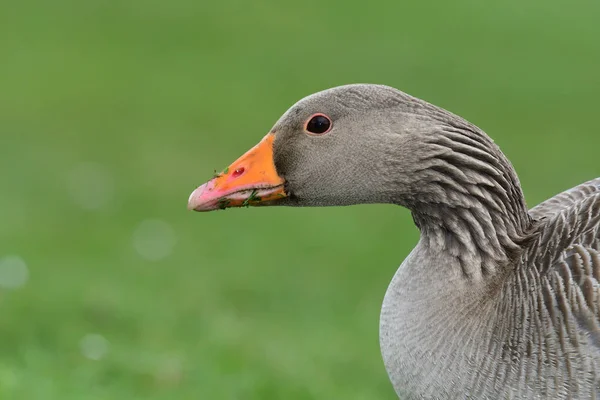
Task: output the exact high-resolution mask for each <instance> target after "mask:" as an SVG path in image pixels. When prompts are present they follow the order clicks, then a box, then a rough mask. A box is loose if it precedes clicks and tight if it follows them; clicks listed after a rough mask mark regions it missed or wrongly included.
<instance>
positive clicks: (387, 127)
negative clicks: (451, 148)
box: [188, 85, 440, 211]
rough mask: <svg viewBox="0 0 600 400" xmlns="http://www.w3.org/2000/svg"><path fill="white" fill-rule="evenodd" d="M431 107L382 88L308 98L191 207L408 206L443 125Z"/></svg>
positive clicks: (193, 200)
mask: <svg viewBox="0 0 600 400" xmlns="http://www.w3.org/2000/svg"><path fill="white" fill-rule="evenodd" d="M427 108H428V104H427V103H425V102H422V101H420V100H418V99H416V98H413V97H411V96H408V95H406V94H404V93H402V92H400V91H398V90H396V89H393V88H391V87H388V86H381V85H346V86H341V87H336V88H333V89H328V90H325V91H322V92H318V93H315V94H313V95H311V96H308V97H306V98H304V99H302V100H300V101H299V102H297V103H296V104H294V105H293V106H292V107H291V108H290V109H289V110H288V111H287V112H285V113H284V114H283V115H282V116H281V118H280V119H279V120H278V121H277V123H276V124H275V125H274V126H273V128H272V129H271V130H270V132H269V133H268V134H267V135H266V136H265V137H264V138H263V139H262V140H261V141H260V143H259V144H258V145H256V146H255V147H254V148H252V149H250V150H249V151H248V152H247V153H246V154H244V155H243V156H241V157H240V158H239V159H238V160H236V161H235V162H234V163H232V164H231V165H230V166H229V167H228V168H226V169H225V170H224V171H223V172H222V173H220V174H219V175H218V176H216V177H215V178H214V179H212V180H210V181H209V182H207V183H205V184H203V185H202V186H200V187H199V188H197V189H196V190H195V191H194V192H193V193H192V194H191V196H190V197H189V202H188V208H189V209H192V210H196V211H210V210H215V209H219V208H221V209H222V208H228V207H240V206H264V205H285V206H341V205H352V204H364V203H400V204H402V202H403V201H404V202H406V201H409V200H410V198H411V196H412V194H413V193H414V192H416V189H417V188H418V186H419V185H420V184H421V183H422V182H421V181H422V179H423V176H422V174H418V173H417V172H418V170H420V169H421V167H422V166H421V165H420V164H419V161H420V159H422V158H425V157H426V156H427V152H428V151H435V149H427V148H426V146H424V141H425V140H426V138H427V135H429V134H431V133H432V132H433V131H434V130H435V128H436V126H439V125H440V122H439V121H437V120H436V119H435V115H432V114H428V113H427V112H425V111H426V109H427Z"/></svg>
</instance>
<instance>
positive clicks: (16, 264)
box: [0, 256, 29, 289]
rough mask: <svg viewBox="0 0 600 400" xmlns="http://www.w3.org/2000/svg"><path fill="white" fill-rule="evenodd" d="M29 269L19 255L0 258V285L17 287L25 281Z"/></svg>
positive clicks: (9, 287) (27, 277)
mask: <svg viewBox="0 0 600 400" xmlns="http://www.w3.org/2000/svg"><path fill="white" fill-rule="evenodd" d="M27 279H29V270H28V269H27V264H26V263H25V261H23V259H22V258H21V257H19V256H6V257H4V258H2V259H0V287H3V288H6V289H17V288H19V287H21V286H23V285H24V284H25V283H27Z"/></svg>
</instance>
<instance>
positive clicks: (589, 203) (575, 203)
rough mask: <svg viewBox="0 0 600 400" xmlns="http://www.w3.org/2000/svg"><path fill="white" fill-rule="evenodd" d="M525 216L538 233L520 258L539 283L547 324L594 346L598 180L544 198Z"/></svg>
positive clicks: (599, 319) (598, 299)
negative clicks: (531, 219) (535, 224)
mask: <svg viewBox="0 0 600 400" xmlns="http://www.w3.org/2000/svg"><path fill="white" fill-rule="evenodd" d="M531 214H532V216H534V218H536V219H538V220H539V223H540V227H539V229H540V231H539V235H538V236H537V238H536V239H535V241H534V242H533V243H532V245H531V247H530V248H529V250H528V252H527V253H526V254H525V260H526V261H525V262H526V264H528V266H529V267H533V269H534V270H535V271H536V272H537V273H538V274H539V275H538V277H540V278H541V281H542V282H543V283H542V285H541V286H542V288H541V289H542V293H541V294H543V297H544V303H545V304H546V310H547V311H548V315H549V316H550V318H551V319H552V322H553V324H552V325H554V326H555V327H561V329H562V328H564V329H565V330H566V331H565V333H566V337H568V338H569V339H570V340H571V341H572V342H573V343H579V344H580V346H582V348H583V347H586V346H584V344H585V343H588V344H589V345H591V346H592V347H593V348H596V349H597V350H600V179H594V180H592V181H589V182H586V183H583V184H581V185H579V186H577V187H574V188H572V189H570V190H568V191H565V192H563V193H561V194H559V195H557V196H555V197H553V198H551V199H549V200H547V201H545V202H544V203H542V204H540V205H539V206H538V207H536V208H534V209H533V210H531ZM569 327H570V328H571V329H570V328H569ZM590 339H591V340H590ZM563 345H564V343H563Z"/></svg>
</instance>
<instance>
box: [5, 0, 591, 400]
mask: <svg viewBox="0 0 600 400" xmlns="http://www.w3.org/2000/svg"><path fill="white" fill-rule="evenodd" d="M599 18H600V3H598V2H597V1H592V0H588V1H585V0H581V1H580V0H576V1H570V2H567V1H564V0H563V1H561V0H528V1H522V0H507V1H503V2H496V3H492V2H482V1H475V0H453V1H437V2H434V1H430V2H426V1H424V2H417V1H410V2H409V1H395V2H391V1H390V2H387V3H386V2H373V3H366V2H359V1H345V0H332V1H324V2H322V1H316V0H307V1H303V2H284V1H275V0H272V1H266V0H262V1H261V0H259V1H241V0H231V1H228V2H217V1H213V2H209V1H191V0H174V1H170V2H167V1H157V0H146V1H141V0H122V1H117V0H105V1H74V0H73V1H68V0H67V1H65V0H60V1H54V2H51V1H42V0H24V1H20V2H2V4H0V184H1V192H0V258H4V257H7V256H11V255H12V256H18V257H21V258H22V259H23V260H24V261H25V262H26V264H27V266H28V268H29V280H28V281H27V283H26V284H25V285H24V286H22V287H20V288H16V289H6V288H4V289H3V288H0V399H2V400H4V399H11V400H12V399H23V400H37V399H61V400H71V399H86V400H87V399H89V400H105V399H132V400H133V399H356V400H358V399H393V398H395V395H394V392H393V389H392V388H391V385H390V384H389V383H388V379H387V376H386V373H385V370H384V367H383V364H382V362H381V357H380V354H379V345H378V318H379V308H380V304H381V301H382V297H383V294H384V292H385V289H386V287H387V284H388V282H389V280H390V279H391V277H392V275H393V273H394V272H395V270H396V268H397V266H398V265H399V264H400V263H401V261H402V260H403V258H404V257H405V256H406V255H407V253H408V252H409V251H410V249H411V248H412V246H413V245H414V244H415V242H416V240H417V236H418V232H417V230H416V229H415V228H414V227H413V225H412V222H411V218H410V214H409V213H408V212H407V211H406V210H403V209H401V208H399V207H394V206H389V205H388V206H379V205H369V206H357V207H346V208H337V209H336V208H329V209H286V208H273V209H268V208H263V209H234V210H228V211H226V212H217V213H209V214H194V213H190V212H187V211H186V207H185V206H186V201H187V197H188V195H189V193H190V192H191V191H192V190H193V189H194V188H195V187H196V186H197V185H199V184H200V183H202V182H204V181H205V180H207V179H208V178H209V177H210V176H211V175H212V172H213V169H217V170H220V169H222V168H224V167H225V166H226V165H228V164H229V163H230V162H231V161H233V160H234V159H235V158H237V157H238V156H239V155H241V154H242V153H243V152H244V151H246V150H247V149H248V148H249V147H251V146H252V145H254V144H255V143H256V142H257V141H258V140H259V139H260V138H262V136H263V135H264V134H265V133H266V132H267V131H268V130H269V129H270V127H271V126H272V124H273V123H274V122H275V121H276V120H277V118H278V117H279V116H280V114H281V113H283V112H284V111H285V110H286V109H287V108H288V107H289V106H290V105H291V104H293V103H294V102H295V101H296V100H298V99H300V98H301V97H304V96H305V95H308V94H310V93H312V92H315V91H317V90H321V89H325V88H328V87H331V86H335V85H340V84H345V83H354V82H373V83H385V84H389V85H392V86H395V87H398V88H400V89H403V90H405V91H407V92H408V93H410V94H413V95H415V96H418V97H421V98H424V99H426V100H428V101H430V102H433V103H435V104H437V105H440V106H443V107H445V108H447V109H449V110H451V111H453V112H455V113H457V114H460V115H462V116H463V117H465V118H467V119H469V120H470V121H472V122H474V123H476V124H478V125H479V126H480V127H482V128H483V129H484V130H485V131H486V132H488V133H489V134H490V135H491V136H492V137H493V138H494V139H495V140H496V142H497V143H498V144H499V145H500V146H501V147H502V148H503V149H504V151H505V152H506V153H507V155H508V157H509V158H510V159H511V160H512V161H513V163H514V165H515V167H516V169H517V171H518V172H519V175H520V178H521V181H522V184H523V186H524V190H525V193H526V196H527V200H528V203H529V204H530V205H534V204H536V203H538V202H540V201H541V200H543V199H545V198H547V197H549V196H552V195H553V194H555V193H557V192H559V191H561V190H564V189H567V188H570V187H572V186H574V185H576V184H578V183H580V182H583V181H585V180H587V179H591V178H594V177H597V176H600V162H599V160H598V149H599V148H600V128H599V126H598V115H599V114H598V109H599V108H600V100H599V94H600V73H599V71H600V45H599V43H600V24H598V20H599ZM90 163H91V164H90ZM86 165H88V167H87V168H88V169H86V167H85V166H86ZM89 165H91V167H89ZM90 168H91V172H88V173H86V171H88V170H89V169H90ZM82 201H84V203H83V206H82ZM96 202H98V203H99V204H98V205H99V206H100V207H99V208H95V209H92V210H90V209H87V208H86V206H87V205H90V204H91V205H93V204H95V203H96ZM148 219H150V220H159V221H162V223H163V225H167V226H168V227H169V229H170V230H166V231H165V230H158V231H157V232H154V234H155V236H152V235H151V237H149V238H147V239H146V241H147V242H149V243H146V245H145V246H146V247H145V248H146V251H148V246H150V247H152V248H155V249H158V250H156V251H160V246H162V245H164V243H163V242H164V241H165V240H169V237H171V238H175V239H176V242H175V244H174V247H173V248H172V251H171V252H168V251H167V250H168V249H167V250H165V254H167V253H168V254H167V255H166V256H165V257H163V258H160V259H158V260H156V261H152V260H148V259H146V258H144V257H142V256H140V253H139V252H138V251H136V247H135V241H136V239H135V238H136V237H137V236H136V233H135V232H136V230H138V229H139V227H140V224H142V225H143V221H146V220H148ZM169 232H171V234H170V236H169ZM152 233H153V231H151V232H150V234H152ZM165 235H166V236H165ZM153 240H154V242H152V241H153ZM144 243H145V242H144ZM153 243H154V244H153ZM150 250H152V249H150ZM89 334H94V335H101V336H102V337H103V338H104V339H105V340H106V342H107V344H108V351H107V352H106V353H105V354H103V356H102V357H100V359H99V360H92V359H89V358H87V357H85V354H82V350H81V346H82V344H81V343H82V338H84V337H86V335H89Z"/></svg>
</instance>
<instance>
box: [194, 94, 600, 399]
mask: <svg viewBox="0 0 600 400" xmlns="http://www.w3.org/2000/svg"><path fill="white" fill-rule="evenodd" d="M359 203H391V204H398V205H401V206H403V207H407V208H408V209H410V210H411V212H412V215H413V219H414V221H415V224H416V225H417V226H418V228H419V229H420V232H421V235H420V239H419V242H418V243H417V245H416V247H415V248H414V249H413V251H412V252H411V253H410V254H409V255H408V256H407V257H406V259H405V260H404V262H403V263H402V265H401V266H400V268H399V269H398V270H397V272H396V274H395V275H394V277H393V279H392V281H391V283H390V285H389V287H388V289H387V292H386V294H385V297H384V301H383V306H382V310H381V319H380V343H381V352H382V356H383V360H384V363H385V366H386V370H387V372H388V375H389V377H390V380H391V382H392V384H393V386H394V388H395V390H396V393H397V394H398V395H399V397H401V398H402V399H457V398H473V399H512V398H514V399H548V398H552V399H563V398H564V399H595V398H599V397H600V284H599V281H600V178H597V179H594V180H591V181H589V182H587V183H584V184H581V185H579V186H577V187H575V188H573V189H570V190H568V191H566V192H563V193H561V194H559V195H557V196H555V197H553V198H551V199H549V200H547V201H545V202H544V203H542V204H540V205H538V206H537V207H535V208H533V209H531V210H529V209H528V208H527V206H526V204H525V200H524V197H523V194H522V191H521V187H520V183H519V180H518V178H517V175H516V173H515V171H514V169H513V167H512V165H511V164H510V162H509V161H508V160H507V159H506V157H505V156H504V154H503V153H502V152H501V151H500V149H499V148H498V147H497V146H496V145H495V144H494V142H493V141H492V140H491V139H490V138H489V137H488V136H487V135H486V134H485V133H484V132H483V131H482V130H480V129H479V128H477V127H476V126H474V125H472V124H470V123H469V122H467V121H465V120H464V119H462V118H460V117H458V116H456V115H454V114H452V113H450V112H448V111H446V110H443V109H441V108H439V107H436V106H433V105H431V104H429V103H427V102H424V101H422V100H419V99H417V98H414V97H412V96H409V95H407V94H405V93H403V92H401V91H399V90H396V89H393V88H390V87H387V86H381V85H347V86H341V87H337V88H333V89H329V90H326V91H323V92H319V93H316V94H313V95H311V96H309V97H307V98H305V99H303V100H301V101H299V102H298V103H296V104H295V105H294V106H292V107H291V108H290V109H289V110H288V111H287V112H286V113H285V114H284V115H283V116H282V117H281V118H280V120H279V121H278V122H277V123H276V124H275V126H274V127H273V129H272V130H271V131H270V132H269V134H268V135H267V136H265V138H264V139H263V140H262V141H261V142H260V143H259V144H258V145H257V146H256V147H254V148H253V149H251V150H249V151H248V152H247V153H246V154H244V155H243V156H242V157H241V158H240V159H238V160H237V161H235V162H234V163H233V164H232V165H231V166H230V167H229V168H228V169H227V170H226V171H224V172H223V173H222V174H220V175H219V176H218V177H216V178H214V179H213V180H211V181H209V182H207V183H206V184H204V185H202V186H200V187H199V188H198V189H196V190H195V191H194V192H193V193H192V195H191V196H190V198H189V204H188V206H189V208H190V209H194V210H197V211H209V210H213V209H218V208H226V207H234V206H242V205H244V206H246V205H288V206H336V205H340V206H341V205H351V204H359Z"/></svg>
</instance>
